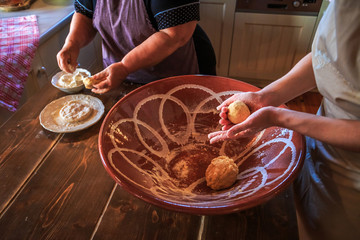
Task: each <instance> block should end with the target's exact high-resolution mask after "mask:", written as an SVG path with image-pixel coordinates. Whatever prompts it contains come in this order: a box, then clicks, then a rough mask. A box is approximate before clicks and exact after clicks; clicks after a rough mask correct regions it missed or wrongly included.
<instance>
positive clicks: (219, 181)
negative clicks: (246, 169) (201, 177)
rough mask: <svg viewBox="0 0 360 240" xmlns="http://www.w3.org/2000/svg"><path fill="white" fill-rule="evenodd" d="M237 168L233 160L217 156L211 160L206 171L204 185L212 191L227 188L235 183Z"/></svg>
mask: <svg viewBox="0 0 360 240" xmlns="http://www.w3.org/2000/svg"><path fill="white" fill-rule="evenodd" d="M238 173H239V168H238V166H237V165H236V164H235V162H234V160H233V159H231V158H229V157H227V156H219V157H217V158H214V159H213V160H211V163H210V165H209V166H208V168H207V169H206V172H205V179H206V184H207V186H209V187H210V188H212V189H213V190H220V189H224V188H228V187H230V186H231V185H233V184H234V183H235V181H236V178H237V175H238Z"/></svg>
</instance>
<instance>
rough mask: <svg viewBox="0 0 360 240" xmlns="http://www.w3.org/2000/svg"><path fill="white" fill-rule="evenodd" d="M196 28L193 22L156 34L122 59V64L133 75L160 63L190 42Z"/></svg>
mask: <svg viewBox="0 0 360 240" xmlns="http://www.w3.org/2000/svg"><path fill="white" fill-rule="evenodd" d="M195 26H196V22H195V21H193V22H189V23H186V24H183V25H180V26H176V27H173V28H169V29H166V30H163V31H159V32H156V33H154V34H153V35H152V36H150V37H149V38H148V39H146V40H145V41H144V42H143V43H141V44H140V45H139V46H137V47H136V48H134V49H133V50H132V51H130V52H129V53H128V54H127V55H126V56H125V57H124V58H123V59H122V61H121V62H122V64H123V65H124V66H125V67H126V69H127V71H128V72H129V73H131V72H135V71H137V70H139V69H142V68H146V67H151V66H154V65H156V64H158V63H160V62H161V61H162V60H164V59H165V58H166V57H168V56H170V55H171V54H172V53H174V52H175V51H176V50H177V49H178V48H180V47H182V46H183V45H184V44H185V43H187V42H188V41H189V40H190V38H191V37H192V34H193V32H194V29H195Z"/></svg>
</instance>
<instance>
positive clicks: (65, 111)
mask: <svg viewBox="0 0 360 240" xmlns="http://www.w3.org/2000/svg"><path fill="white" fill-rule="evenodd" d="M91 112H92V108H91V107H90V106H89V105H87V104H86V103H83V102H82V101H76V100H74V101H69V102H67V103H66V104H65V105H64V106H63V107H62V108H61V109H60V117H61V118H62V119H63V120H64V121H65V122H68V123H72V122H80V121H83V120H85V119H87V118H88V117H89V116H90V115H91Z"/></svg>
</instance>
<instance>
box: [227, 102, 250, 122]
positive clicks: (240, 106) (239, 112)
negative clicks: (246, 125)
mask: <svg viewBox="0 0 360 240" xmlns="http://www.w3.org/2000/svg"><path fill="white" fill-rule="evenodd" d="M228 109H229V111H228V119H229V120H230V122H232V123H234V124H238V123H241V122H242V121H244V120H245V119H246V118H248V117H249V116H250V110H249V108H248V106H247V105H246V104H245V103H244V102H242V101H240V100H237V101H235V102H232V103H231V104H230V105H229V106H228Z"/></svg>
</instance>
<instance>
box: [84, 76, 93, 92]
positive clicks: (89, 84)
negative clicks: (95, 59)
mask: <svg viewBox="0 0 360 240" xmlns="http://www.w3.org/2000/svg"><path fill="white" fill-rule="evenodd" d="M83 83H84V85H85V88H87V89H91V88H92V87H93V84H92V81H91V77H86V78H84V79H83Z"/></svg>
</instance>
